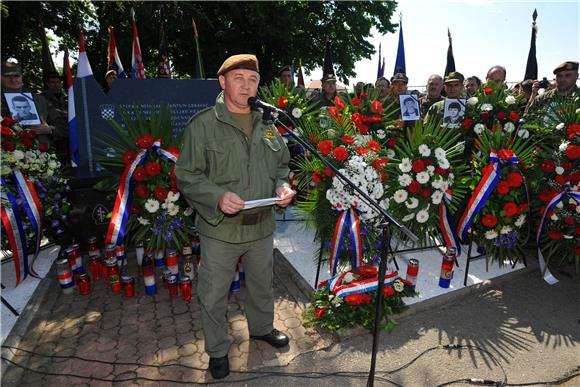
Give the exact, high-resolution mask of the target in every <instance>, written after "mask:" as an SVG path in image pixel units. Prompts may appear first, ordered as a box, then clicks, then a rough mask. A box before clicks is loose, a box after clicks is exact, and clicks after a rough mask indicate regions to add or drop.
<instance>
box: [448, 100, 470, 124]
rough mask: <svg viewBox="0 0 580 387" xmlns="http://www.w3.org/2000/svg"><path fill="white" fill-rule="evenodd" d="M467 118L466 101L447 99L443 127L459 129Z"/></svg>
mask: <svg viewBox="0 0 580 387" xmlns="http://www.w3.org/2000/svg"><path fill="white" fill-rule="evenodd" d="M463 116H465V99H453V98H445V110H444V111H443V125H446V126H447V127H448V128H458V127H459V126H460V125H461V122H462V121H463Z"/></svg>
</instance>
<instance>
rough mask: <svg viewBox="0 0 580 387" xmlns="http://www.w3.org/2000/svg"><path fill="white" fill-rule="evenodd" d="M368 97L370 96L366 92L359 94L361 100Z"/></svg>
mask: <svg viewBox="0 0 580 387" xmlns="http://www.w3.org/2000/svg"><path fill="white" fill-rule="evenodd" d="M367 96H368V94H367V93H365V92H364V91H363V92H362V93H360V94H359V97H360V99H365V98H366V97H367Z"/></svg>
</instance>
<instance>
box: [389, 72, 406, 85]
mask: <svg viewBox="0 0 580 387" xmlns="http://www.w3.org/2000/svg"><path fill="white" fill-rule="evenodd" d="M395 81H402V82H405V83H409V78H407V76H406V75H405V74H404V73H396V74H395V75H393V76H392V77H391V83H392V82H395Z"/></svg>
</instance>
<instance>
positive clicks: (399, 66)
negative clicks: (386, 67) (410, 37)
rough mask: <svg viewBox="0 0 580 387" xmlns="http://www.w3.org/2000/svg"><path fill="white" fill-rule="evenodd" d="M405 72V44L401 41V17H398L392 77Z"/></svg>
mask: <svg viewBox="0 0 580 387" xmlns="http://www.w3.org/2000/svg"><path fill="white" fill-rule="evenodd" d="M406 72H407V68H406V66H405V43H404V41H403V15H402V14H400V15H399V47H398V48H397V59H396V60H395V70H394V71H393V75H394V74H396V73H403V74H405V73H406Z"/></svg>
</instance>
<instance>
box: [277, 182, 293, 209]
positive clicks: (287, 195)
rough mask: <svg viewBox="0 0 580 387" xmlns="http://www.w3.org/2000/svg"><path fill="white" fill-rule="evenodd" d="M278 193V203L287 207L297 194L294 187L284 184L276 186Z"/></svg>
mask: <svg viewBox="0 0 580 387" xmlns="http://www.w3.org/2000/svg"><path fill="white" fill-rule="evenodd" d="M276 195H277V196H278V200H276V205H278V206H280V207H287V206H288V205H289V204H290V202H292V199H293V198H294V195H296V191H294V190H293V189H292V188H290V187H288V186H282V187H278V188H276Z"/></svg>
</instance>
